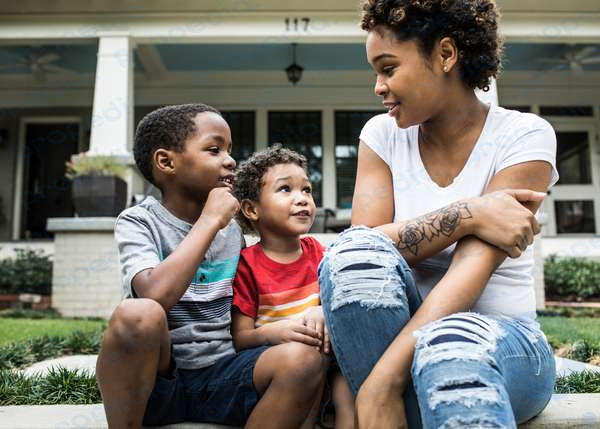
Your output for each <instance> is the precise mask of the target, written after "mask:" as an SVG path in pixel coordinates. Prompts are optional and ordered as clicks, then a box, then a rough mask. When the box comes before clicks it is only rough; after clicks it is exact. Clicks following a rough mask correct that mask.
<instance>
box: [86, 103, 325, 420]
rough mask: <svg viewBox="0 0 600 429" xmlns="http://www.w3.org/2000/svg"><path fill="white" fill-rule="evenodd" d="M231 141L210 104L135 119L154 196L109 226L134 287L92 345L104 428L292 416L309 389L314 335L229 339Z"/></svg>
mask: <svg viewBox="0 0 600 429" xmlns="http://www.w3.org/2000/svg"><path fill="white" fill-rule="evenodd" d="M230 153H231V132H230V130H229V126H228V125H227V123H226V122H225V120H224V119H223V118H222V117H221V115H220V113H219V112H218V111H217V110H215V109H214V108H212V107H210V106H206V105H202V104H189V105H181V106H170V107H164V108H162V109H158V110H156V111H154V112H152V113H150V114H149V115H147V116H146V117H145V118H144V119H143V120H142V121H141V122H140V124H139V125H138V128H137V131H136V136H135V143H134V156H135V161H136V164H137V166H138V168H139V170H140V171H141V172H142V174H143V175H144V177H145V178H146V179H147V180H148V181H150V182H151V183H153V184H154V185H155V186H157V187H158V188H159V189H160V190H161V193H162V202H158V201H157V200H156V199H154V198H151V197H149V198H147V199H146V200H145V201H144V202H143V203H141V204H140V205H138V206H135V207H132V208H130V209H127V210H125V211H124V212H123V213H122V214H121V215H120V216H119V218H118V220H117V223H116V227H115V237H116V240H117V243H118V246H119V256H120V260H121V267H122V274H123V287H124V295H125V297H127V298H129V297H135V298H137V299H126V300H124V301H123V302H122V303H121V304H120V305H119V306H118V307H117V308H116V309H115V311H114V313H113V315H112V317H111V319H110V322H109V326H108V328H107V330H106V332H105V334H104V339H103V343H102V350H101V352H100V355H99V357H98V363H97V368H96V373H97V378H98V385H99V386H100V391H101V393H102V398H103V400H104V408H105V410H106V416H107V420H108V423H109V427H111V428H113V427H114V428H124V427H140V426H141V425H142V422H143V423H144V425H149V426H150V425H164V424H171V423H176V422H181V421H206V422H215V423H224V424H232V425H241V424H244V423H245V422H246V420H248V421H247V427H265V425H267V423H268V425H269V426H272V427H278V428H287V427H289V428H294V427H298V426H300V425H301V424H302V421H303V420H304V419H305V417H306V415H307V413H308V412H309V410H310V408H311V405H312V399H313V398H314V395H316V394H317V393H318V390H319V386H320V384H321V381H322V377H321V375H320V374H321V373H322V371H321V357H320V355H319V353H318V352H317V351H316V350H315V349H314V347H310V346H308V345H304V344H289V345H283V346H279V347H272V348H269V349H266V348H265V347H258V348H252V349H249V350H245V351H243V352H241V353H237V354H236V353H235V350H234V348H233V343H232V339H231V335H230V333H229V327H230V323H231V318H230V307H231V301H232V288H231V283H232V279H233V276H234V275H235V271H236V268H237V263H238V260H239V252H240V249H241V247H242V246H243V236H242V234H241V230H240V228H239V226H238V225H237V224H236V223H235V222H234V221H232V218H233V216H234V215H235V213H236V212H237V211H238V208H239V204H238V202H237V200H236V199H235V198H234V197H233V195H232V194H231V191H232V187H233V183H234V168H235V161H234V160H233V158H231V155H230ZM306 332H307V334H310V335H313V336H315V337H316V333H315V332H314V331H313V330H311V329H310V328H307V331H306ZM292 374H293V375H294V376H296V377H301V380H295V381H293V382H292V380H290V376H291V375H292ZM259 399H260V400H259Z"/></svg>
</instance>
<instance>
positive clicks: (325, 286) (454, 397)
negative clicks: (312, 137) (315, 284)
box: [319, 227, 555, 429]
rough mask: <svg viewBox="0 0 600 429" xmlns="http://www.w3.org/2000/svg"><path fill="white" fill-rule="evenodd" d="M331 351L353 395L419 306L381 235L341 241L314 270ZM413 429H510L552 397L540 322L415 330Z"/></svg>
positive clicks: (362, 230) (487, 319)
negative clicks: (316, 270)
mask: <svg viewBox="0 0 600 429" xmlns="http://www.w3.org/2000/svg"><path fill="white" fill-rule="evenodd" d="M319 284H320V287H321V301H322V305H323V310H324V313H325V321H326V324H327V326H328V329H329V334H330V338H331V341H332V346H333V351H334V352H335V356H336V359H337V362H338V364H339V366H340V368H341V371H342V373H343V374H344V376H345V377H346V380H347V381H348V384H349V385H350V388H351V389H352V392H353V393H354V395H356V394H357V392H358V390H359V388H360V386H361V384H362V383H363V381H364V380H365V379H366V378H367V376H368V375H369V373H370V372H371V369H372V368H373V366H374V365H375V364H376V363H377V361H378V360H379V358H380V357H381V355H382V354H383V353H384V352H385V350H386V349H387V347H388V345H389V344H390V343H391V342H392V341H393V340H394V338H395V337H396V336H397V335H398V333H399V332H400V331H401V330H402V328H403V327H404V325H405V324H406V323H407V322H408V320H409V319H410V317H411V316H412V315H413V314H414V313H415V311H416V310H417V308H418V307H419V305H420V303H421V298H420V297H419V294H418V291H417V288H416V285H415V281H414V279H413V277H412V274H411V271H410V268H409V267H408V265H407V264H406V261H405V260H404V258H403V257H402V256H401V255H400V253H399V252H398V250H397V249H396V248H395V246H394V244H393V243H392V241H391V240H390V239H389V238H388V237H387V236H385V235H384V234H382V233H379V232H377V231H375V230H372V229H369V228H366V227H355V228H351V229H348V230H346V231H344V232H343V233H341V234H340V236H339V237H338V239H337V240H336V241H335V242H334V243H333V244H332V245H331V246H330V247H329V248H328V249H327V252H326V254H325V257H324V258H323V261H322V262H321V265H320V266H319ZM416 335H417V338H418V339H417V345H416V350H415V355H414V359H413V364H412V384H411V385H409V386H408V388H407V389H406V392H405V395H404V404H405V409H406V414H407V419H408V423H409V426H410V427H411V429H416V428H421V427H424V428H426V429H434V428H442V429H454V428H516V427H517V426H516V425H517V423H522V422H524V421H527V420H529V419H530V418H532V417H534V416H535V415H537V414H538V413H540V412H541V411H542V410H543V409H544V407H545V406H546V404H547V403H548V401H549V400H550V398H551V396H552V391H553V388H554V378H555V367H554V365H555V364H554V357H553V353H552V349H551V348H550V346H549V345H548V343H547V341H546V339H545V336H544V334H543V333H542V332H541V330H540V329H539V326H538V325H537V323H536V322H534V321H531V322H527V321H521V320H519V319H510V318H504V317H491V316H485V315H481V314H478V313H457V314H453V315H450V316H447V317H444V318H442V319H440V320H437V321H435V322H432V323H429V324H427V325H425V326H424V327H422V328H421V329H420V330H419V331H418V332H417V334H416Z"/></svg>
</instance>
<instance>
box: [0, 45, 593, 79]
mask: <svg viewBox="0 0 600 429" xmlns="http://www.w3.org/2000/svg"><path fill="white" fill-rule="evenodd" d="M587 47H589V48H590V49H587V50H586V54H587V57H600V44H597V45H581V44H579V45H570V44H557V43H552V44H533V43H508V44H507V45H506V49H505V55H504V70H505V71H508V72H511V71H543V70H551V69H553V68H556V69H557V70H561V69H562V70H567V69H568V66H567V65H562V66H561V65H558V64H551V63H545V62H542V61H540V59H541V58H555V59H562V58H565V57H566V55H567V54H568V53H569V52H581V50H582V49H584V48H587ZM148 51H152V52H154V53H155V54H154V55H153V58H152V61H151V62H149V61H144V55H146V53H147V52H148ZM136 52H137V55H136V56H135V57H134V58H135V70H136V72H141V73H143V72H146V71H147V70H146V68H147V67H148V65H149V64H152V65H154V66H156V64H157V62H158V64H160V66H161V67H162V68H164V70H165V71H166V72H192V71H244V70H253V71H257V70H265V71H269V70H271V71H274V70H283V69H285V68H286V67H287V66H288V65H289V64H290V63H291V62H292V52H291V46H290V44H168V45H163V44H156V45H140V46H138V48H136ZM96 53H97V43H88V44H70V45H66V44H65V45H41V46H24V45H20V46H0V75H28V74H31V72H32V68H31V66H30V65H27V64H26V61H24V59H25V58H26V57H27V56H30V57H31V55H32V54H33V55H37V56H38V58H39V57H40V56H42V55H47V54H49V55H52V56H53V60H52V61H51V62H49V63H48V64H49V65H51V66H57V67H60V68H62V69H65V70H70V71H73V72H75V73H81V74H87V73H94V72H95V68H96ZM296 59H297V62H298V63H299V64H300V65H302V66H303V67H304V68H305V70H368V69H369V65H368V64H367V62H366V60H365V48H364V45H363V44H362V43H361V44H358V43H357V44H299V45H298V46H297V52H296ZM582 67H583V70H584V71H590V72H592V71H596V72H597V71H600V64H582ZM50 72H51V73H57V71H54V72H52V71H50ZM58 73H60V72H58ZM65 73H66V71H65Z"/></svg>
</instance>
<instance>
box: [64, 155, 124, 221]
mask: <svg viewBox="0 0 600 429" xmlns="http://www.w3.org/2000/svg"><path fill="white" fill-rule="evenodd" d="M126 171H127V165H126V164H125V163H124V162H123V161H121V159H119V158H118V157H116V156H113V155H94V156H89V155H86V154H85V153H80V154H79V155H77V156H75V157H73V159H72V160H71V161H69V162H67V172H66V176H67V178H69V179H71V180H72V181H73V187H72V195H73V205H74V206H75V212H76V213H77V214H78V215H79V216H82V217H89V216H109V217H115V216H117V215H118V214H119V213H120V212H121V211H123V209H125V206H126V204H127V183H126V182H125V180H123V178H124V177H125V172H126Z"/></svg>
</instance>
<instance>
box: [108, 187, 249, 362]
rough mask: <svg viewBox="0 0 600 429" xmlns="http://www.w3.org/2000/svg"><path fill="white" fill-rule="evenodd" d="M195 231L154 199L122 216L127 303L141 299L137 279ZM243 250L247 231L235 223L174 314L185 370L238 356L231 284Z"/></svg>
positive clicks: (178, 356) (174, 335)
mask: <svg viewBox="0 0 600 429" xmlns="http://www.w3.org/2000/svg"><path fill="white" fill-rule="evenodd" d="M191 228H192V225H190V224H189V223H187V222H184V221H182V220H181V219H179V218H177V217H175V216H174V215H173V214H171V213H170V212H169V211H168V210H167V209H166V208H165V207H164V206H163V205H162V204H161V203H160V202H158V201H157V200H156V199H155V198H153V197H148V198H146V199H145V200H144V201H143V202H142V203H140V204H138V205H137V206H134V207H131V208H129V209H127V210H125V211H123V213H121V214H120V215H119V217H118V219H117V223H116V226H115V239H116V241H117V244H118V247H119V259H120V263H121V274H122V276H123V297H124V298H131V297H134V296H136V295H135V291H133V289H132V286H131V280H132V279H133V277H134V276H135V275H136V274H137V273H139V272H140V271H142V270H145V269H148V268H153V267H156V266H157V265H158V264H160V263H161V262H162V261H163V260H164V259H165V258H166V257H168V256H169V255H170V254H171V252H173V251H174V250H175V249H176V248H177V246H179V243H181V241H183V239H184V238H185V237H186V235H187V234H188V233H189V231H190V229H191ZM242 246H244V236H243V235H242V231H241V228H240V227H239V225H238V224H237V223H236V222H235V221H231V222H230V223H229V225H228V226H226V227H225V228H223V229H222V230H220V231H219V232H218V233H217V235H216V236H215V238H214V240H213V242H212V243H211V245H210V247H209V248H208V250H207V252H206V256H205V258H204V261H203V262H202V263H201V264H200V266H199V267H198V269H197V271H196V275H195V276H194V278H193V279H192V282H191V284H190V285H189V287H188V289H187V291H186V292H185V293H184V295H183V296H182V297H181V299H180V300H179V302H178V303H177V304H176V305H175V306H173V308H171V310H170V311H169V314H168V315H167V320H168V323H169V330H170V331H171V341H172V344H173V358H174V359H175V362H176V363H177V366H178V367H179V368H185V369H195V368H203V367H207V366H210V365H212V364H213V363H214V362H215V361H217V360H219V359H221V358H223V357H225V356H229V355H233V354H234V353H235V350H234V348H233V342H232V338H231V333H230V329H229V328H230V325H231V312H230V310H231V301H232V296H233V291H232V287H231V285H232V282H233V277H234V276H235V272H236V270H237V265H238V261H239V258H240V249H241V248H242Z"/></svg>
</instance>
